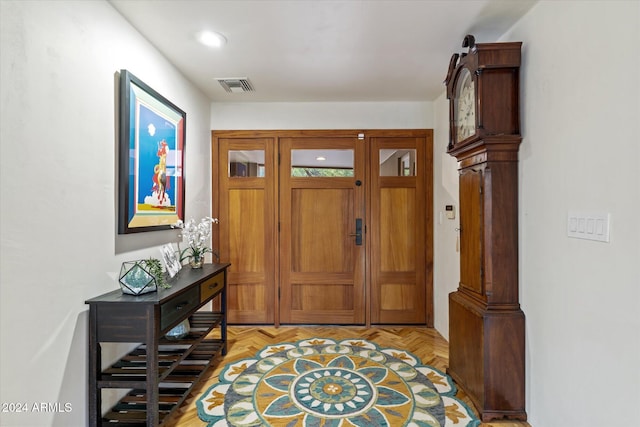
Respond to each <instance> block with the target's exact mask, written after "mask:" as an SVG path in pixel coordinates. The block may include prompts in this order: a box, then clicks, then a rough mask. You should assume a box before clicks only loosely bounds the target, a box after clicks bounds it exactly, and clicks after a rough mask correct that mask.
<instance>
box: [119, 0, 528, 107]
mask: <svg viewBox="0 0 640 427" xmlns="http://www.w3.org/2000/svg"><path fill="white" fill-rule="evenodd" d="M109 1H110V3H111V4H112V5H113V6H114V7H115V8H116V9H117V10H118V11H119V12H120V13H121V14H122V15H123V16H124V17H125V18H126V19H127V20H128V21H129V22H130V23H131V24H132V25H133V26H134V27H135V28H136V29H137V30H138V31H139V32H140V33H142V34H143V35H144V36H145V37H146V38H147V39H148V40H149V41H150V42H151V43H152V44H153V45H154V46H155V47H156V48H157V49H158V50H159V51H160V52H162V53H163V54H164V55H165V56H166V57H167V58H168V59H169V60H170V61H171V62H172V63H173V64H175V66H176V67H177V68H179V69H180V70H181V72H182V73H183V74H184V75H185V76H186V77H187V78H188V79H189V80H191V81H192V82H193V83H194V84H195V85H197V86H198V87H199V88H200V89H201V90H202V91H203V92H204V93H205V94H207V96H208V97H209V98H210V99H211V100H212V101H219V102H260V101H272V102H295V101H301V102H304V101H308V102H355V101H432V100H434V99H435V98H437V97H438V96H439V95H440V94H441V93H442V92H443V90H444V86H443V84H442V82H443V80H444V78H445V75H446V72H447V66H448V63H449V59H450V57H451V55H452V54H453V53H454V52H463V51H466V49H463V48H462V47H461V44H462V39H463V38H464V36H465V35H466V34H473V35H474V36H475V37H476V42H478V43H488V42H495V41H497V40H498V38H499V37H500V36H501V35H502V34H503V33H504V32H505V31H507V30H508V29H509V28H510V27H511V26H512V25H513V24H514V23H515V22H516V21H517V20H518V19H519V18H520V17H521V16H522V15H524V14H525V13H526V12H527V11H528V10H529V9H530V8H531V7H532V6H533V5H534V4H535V3H536V1H537V0H395V1H394V0H335V1H334V0H136V1H132V0H109ZM205 29H207V30H212V31H217V32H220V33H222V34H224V36H225V37H226V38H227V40H228V42H227V44H226V45H225V46H224V47H223V48H221V49H218V50H213V49H211V48H207V47H205V46H202V45H200V44H199V43H198V42H197V41H196V39H195V34H196V33H197V32H199V31H201V30H205ZM130 71H131V72H133V73H134V74H135V70H130ZM228 77H247V78H249V80H250V81H251V83H252V84H253V86H254V88H255V91H254V92H247V93H227V92H226V91H225V90H224V89H223V88H222V87H221V86H220V84H219V83H218V82H217V81H216V80H215V79H216V78H228Z"/></svg>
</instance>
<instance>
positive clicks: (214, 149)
mask: <svg viewBox="0 0 640 427" xmlns="http://www.w3.org/2000/svg"><path fill="white" fill-rule="evenodd" d="M354 135H358V136H359V137H360V135H361V136H362V138H363V139H364V140H365V158H366V162H365V163H366V164H367V166H366V169H365V185H367V188H365V194H366V196H365V215H364V218H365V230H367V229H371V224H370V221H371V218H370V212H371V210H370V209H371V206H370V203H371V197H370V194H369V187H370V185H369V184H368V183H370V182H371V179H372V170H371V169H372V168H371V167H370V166H369V165H370V159H371V142H370V140H371V138H376V137H410V138H416V137H424V139H425V150H424V151H425V153H426V155H425V157H426V158H425V159H424V160H423V162H424V170H426V171H428V172H427V173H426V174H425V180H426V181H425V185H424V188H425V201H424V206H425V209H424V215H425V217H424V219H425V240H426V242H425V243H426V256H425V267H424V268H425V292H426V298H425V300H426V307H425V312H426V325H425V326H427V327H433V324H434V310H433V303H434V289H433V261H434V260H433V254H434V251H433V229H434V220H433V218H434V213H433V212H434V206H433V129H350V130H224V131H215V130H213V131H211V141H212V144H211V164H212V166H213V168H214V169H213V170H212V171H211V189H212V196H211V212H212V215H213V216H216V215H217V213H219V212H220V204H219V198H218V189H219V188H220V187H219V185H220V178H219V173H220V172H221V171H219V170H218V164H219V144H218V138H273V140H274V144H276V145H277V146H276V147H275V148H276V149H274V150H273V152H274V156H275V157H276V159H274V161H275V162H276V165H277V166H276V168H279V162H278V159H277V157H279V145H280V144H279V141H280V138H284V137H304V136H307V137H329V136H354ZM274 185H275V194H276V199H277V200H275V201H274V205H275V206H279V204H280V202H279V200H280V176H279V174H278V173H276V174H275V179H274ZM279 217H280V215H279V212H277V213H276V215H275V221H274V224H273V227H274V232H275V233H276V234H277V235H278V236H279V232H278V226H279ZM364 238H365V257H366V261H365V286H364V287H365V326H366V327H370V326H371V288H370V286H371V285H370V282H369V280H370V277H371V259H370V256H371V254H372V252H371V251H372V248H371V242H370V236H369V235H367V233H366V232H365V234H364ZM275 240H276V244H275V248H274V250H275V251H277V253H279V252H280V247H279V245H280V238H279V237H278V238H277V239H275ZM212 244H213V247H214V248H215V247H219V245H220V233H219V230H218V227H214V230H213V233H212ZM223 256H224V254H223ZM274 264H275V265H274V271H273V273H272V274H273V278H274V283H275V289H274V292H273V296H274V299H273V304H274V306H273V310H274V313H275V319H274V323H273V325H274V326H275V327H279V326H280V301H279V296H278V294H279V288H280V283H279V282H280V265H279V262H278V261H276V262H275V263H274Z"/></svg>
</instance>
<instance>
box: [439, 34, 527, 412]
mask: <svg viewBox="0 0 640 427" xmlns="http://www.w3.org/2000/svg"><path fill="white" fill-rule="evenodd" d="M521 45H522V43H521V42H513V43H482V44H476V43H475V39H474V37H473V36H471V35H468V36H466V37H465V39H464V41H463V44H462V46H463V47H467V48H468V52H465V53H462V54H457V53H456V54H454V55H453V56H452V58H451V61H450V62H449V70H448V73H447V77H446V80H445V84H446V86H447V98H448V99H449V108H450V142H449V146H448V153H449V154H450V155H452V156H455V157H456V159H457V160H458V165H459V185H460V190H459V191H460V283H459V286H458V289H457V290H456V291H455V292H453V293H451V294H450V295H449V344H450V348H449V370H448V372H449V373H450V375H451V376H452V377H453V379H454V380H455V381H456V382H457V383H458V384H459V385H460V387H461V388H462V389H463V390H465V392H466V393H467V394H468V395H469V397H470V398H471V400H472V402H473V403H474V405H475V407H476V409H477V410H478V412H479V413H480V418H481V419H482V420H483V421H490V420H493V419H500V418H509V419H519V420H526V417H527V416H526V412H525V336H524V332H525V317H524V313H523V312H522V310H521V308H520V304H519V296H518V149H519V145H520V142H521V140H522V138H521V136H520V123H519V106H518V104H519V100H518V98H519V70H520V49H521Z"/></svg>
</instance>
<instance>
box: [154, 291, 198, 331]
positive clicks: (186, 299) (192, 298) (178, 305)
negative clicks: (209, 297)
mask: <svg viewBox="0 0 640 427" xmlns="http://www.w3.org/2000/svg"><path fill="white" fill-rule="evenodd" d="M199 298H200V295H199V291H198V287H197V286H196V287H194V288H192V289H189V290H188V291H187V292H185V293H183V294H180V295H178V296H177V297H175V298H173V299H172V300H171V301H168V302H165V303H164V304H162V305H161V306H160V330H161V331H162V330H164V329H165V328H166V327H167V326H169V325H170V324H172V323H174V322H175V321H177V320H180V319H182V318H184V317H186V314H187V313H188V312H189V311H191V310H193V309H194V308H196V307H197V306H198V304H199V303H200V299H199Z"/></svg>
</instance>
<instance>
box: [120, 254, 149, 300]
mask: <svg viewBox="0 0 640 427" xmlns="http://www.w3.org/2000/svg"><path fill="white" fill-rule="evenodd" d="M145 261H146V260H138V261H125V262H123V263H122V267H120V277H119V281H120V289H122V293H124V294H129V295H141V294H146V293H148V292H155V291H157V290H158V284H157V283H156V279H155V277H154V276H153V275H152V274H151V272H150V271H149V267H148V266H147V265H146V262H145Z"/></svg>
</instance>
